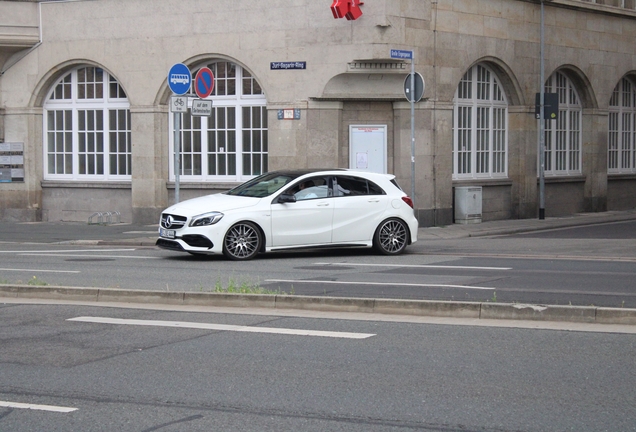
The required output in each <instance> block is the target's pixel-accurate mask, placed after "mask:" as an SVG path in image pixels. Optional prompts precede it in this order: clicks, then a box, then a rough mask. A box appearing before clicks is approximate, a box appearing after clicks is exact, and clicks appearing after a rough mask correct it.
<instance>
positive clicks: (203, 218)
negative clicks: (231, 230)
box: [190, 212, 223, 227]
mask: <svg viewBox="0 0 636 432" xmlns="http://www.w3.org/2000/svg"><path fill="white" fill-rule="evenodd" d="M221 218H223V213H219V212H210V213H203V214H201V215H198V216H195V217H193V218H192V220H191V221H190V226H191V227H197V226H207V225H214V224H215V223H217V222H218V221H220V220H221Z"/></svg>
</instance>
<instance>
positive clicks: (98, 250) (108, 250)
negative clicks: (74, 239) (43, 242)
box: [0, 249, 136, 254]
mask: <svg viewBox="0 0 636 432" xmlns="http://www.w3.org/2000/svg"><path fill="white" fill-rule="evenodd" d="M135 250H136V249H69V250H58V251H52V250H50V249H49V250H43V251H38V250H35V251H30V250H17V251H0V253H10V254H23V253H33V254H39V253H46V254H55V253H80V252H81V253H85V252H133V251H135Z"/></svg>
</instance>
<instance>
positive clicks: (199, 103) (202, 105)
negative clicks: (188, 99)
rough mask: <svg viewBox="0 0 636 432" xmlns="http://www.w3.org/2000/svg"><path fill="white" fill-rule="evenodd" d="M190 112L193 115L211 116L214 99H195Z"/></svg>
mask: <svg viewBox="0 0 636 432" xmlns="http://www.w3.org/2000/svg"><path fill="white" fill-rule="evenodd" d="M190 112H191V113H192V115H193V116H198V117H209V116H211V115H212V100H204V99H195V100H193V101H192V108H191V109H190Z"/></svg>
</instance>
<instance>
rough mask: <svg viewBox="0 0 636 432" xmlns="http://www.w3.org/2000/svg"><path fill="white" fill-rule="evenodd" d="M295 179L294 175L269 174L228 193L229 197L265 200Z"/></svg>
mask: <svg viewBox="0 0 636 432" xmlns="http://www.w3.org/2000/svg"><path fill="white" fill-rule="evenodd" d="M295 177H296V176H295V175H293V174H281V173H276V172H273V173H267V174H263V175H261V176H259V177H256V178H254V179H252V180H250V181H248V182H246V183H243V184H242V185H240V186H237V187H235V188H234V189H232V190H230V191H228V192H226V193H227V194H228V195H239V196H247V197H254V198H263V197H266V196H268V195H271V194H273V193H274V192H276V191H277V190H279V189H280V188H282V187H283V186H285V185H286V184H287V183H289V182H290V181H292V180H293V179H294V178H295Z"/></svg>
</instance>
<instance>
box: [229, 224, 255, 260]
mask: <svg viewBox="0 0 636 432" xmlns="http://www.w3.org/2000/svg"><path fill="white" fill-rule="evenodd" d="M262 243H263V236H262V235H261V232H260V231H259V229H258V228H257V227H256V225H254V224H253V223H251V222H239V223H237V224H236V225H233V226H232V228H230V229H229V230H228V232H227V234H225V239H223V254H224V255H225V256H226V257H228V258H229V259H231V260H248V259H252V258H254V257H255V256H256V255H257V254H258V252H259V251H260V250H261V245H262Z"/></svg>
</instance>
